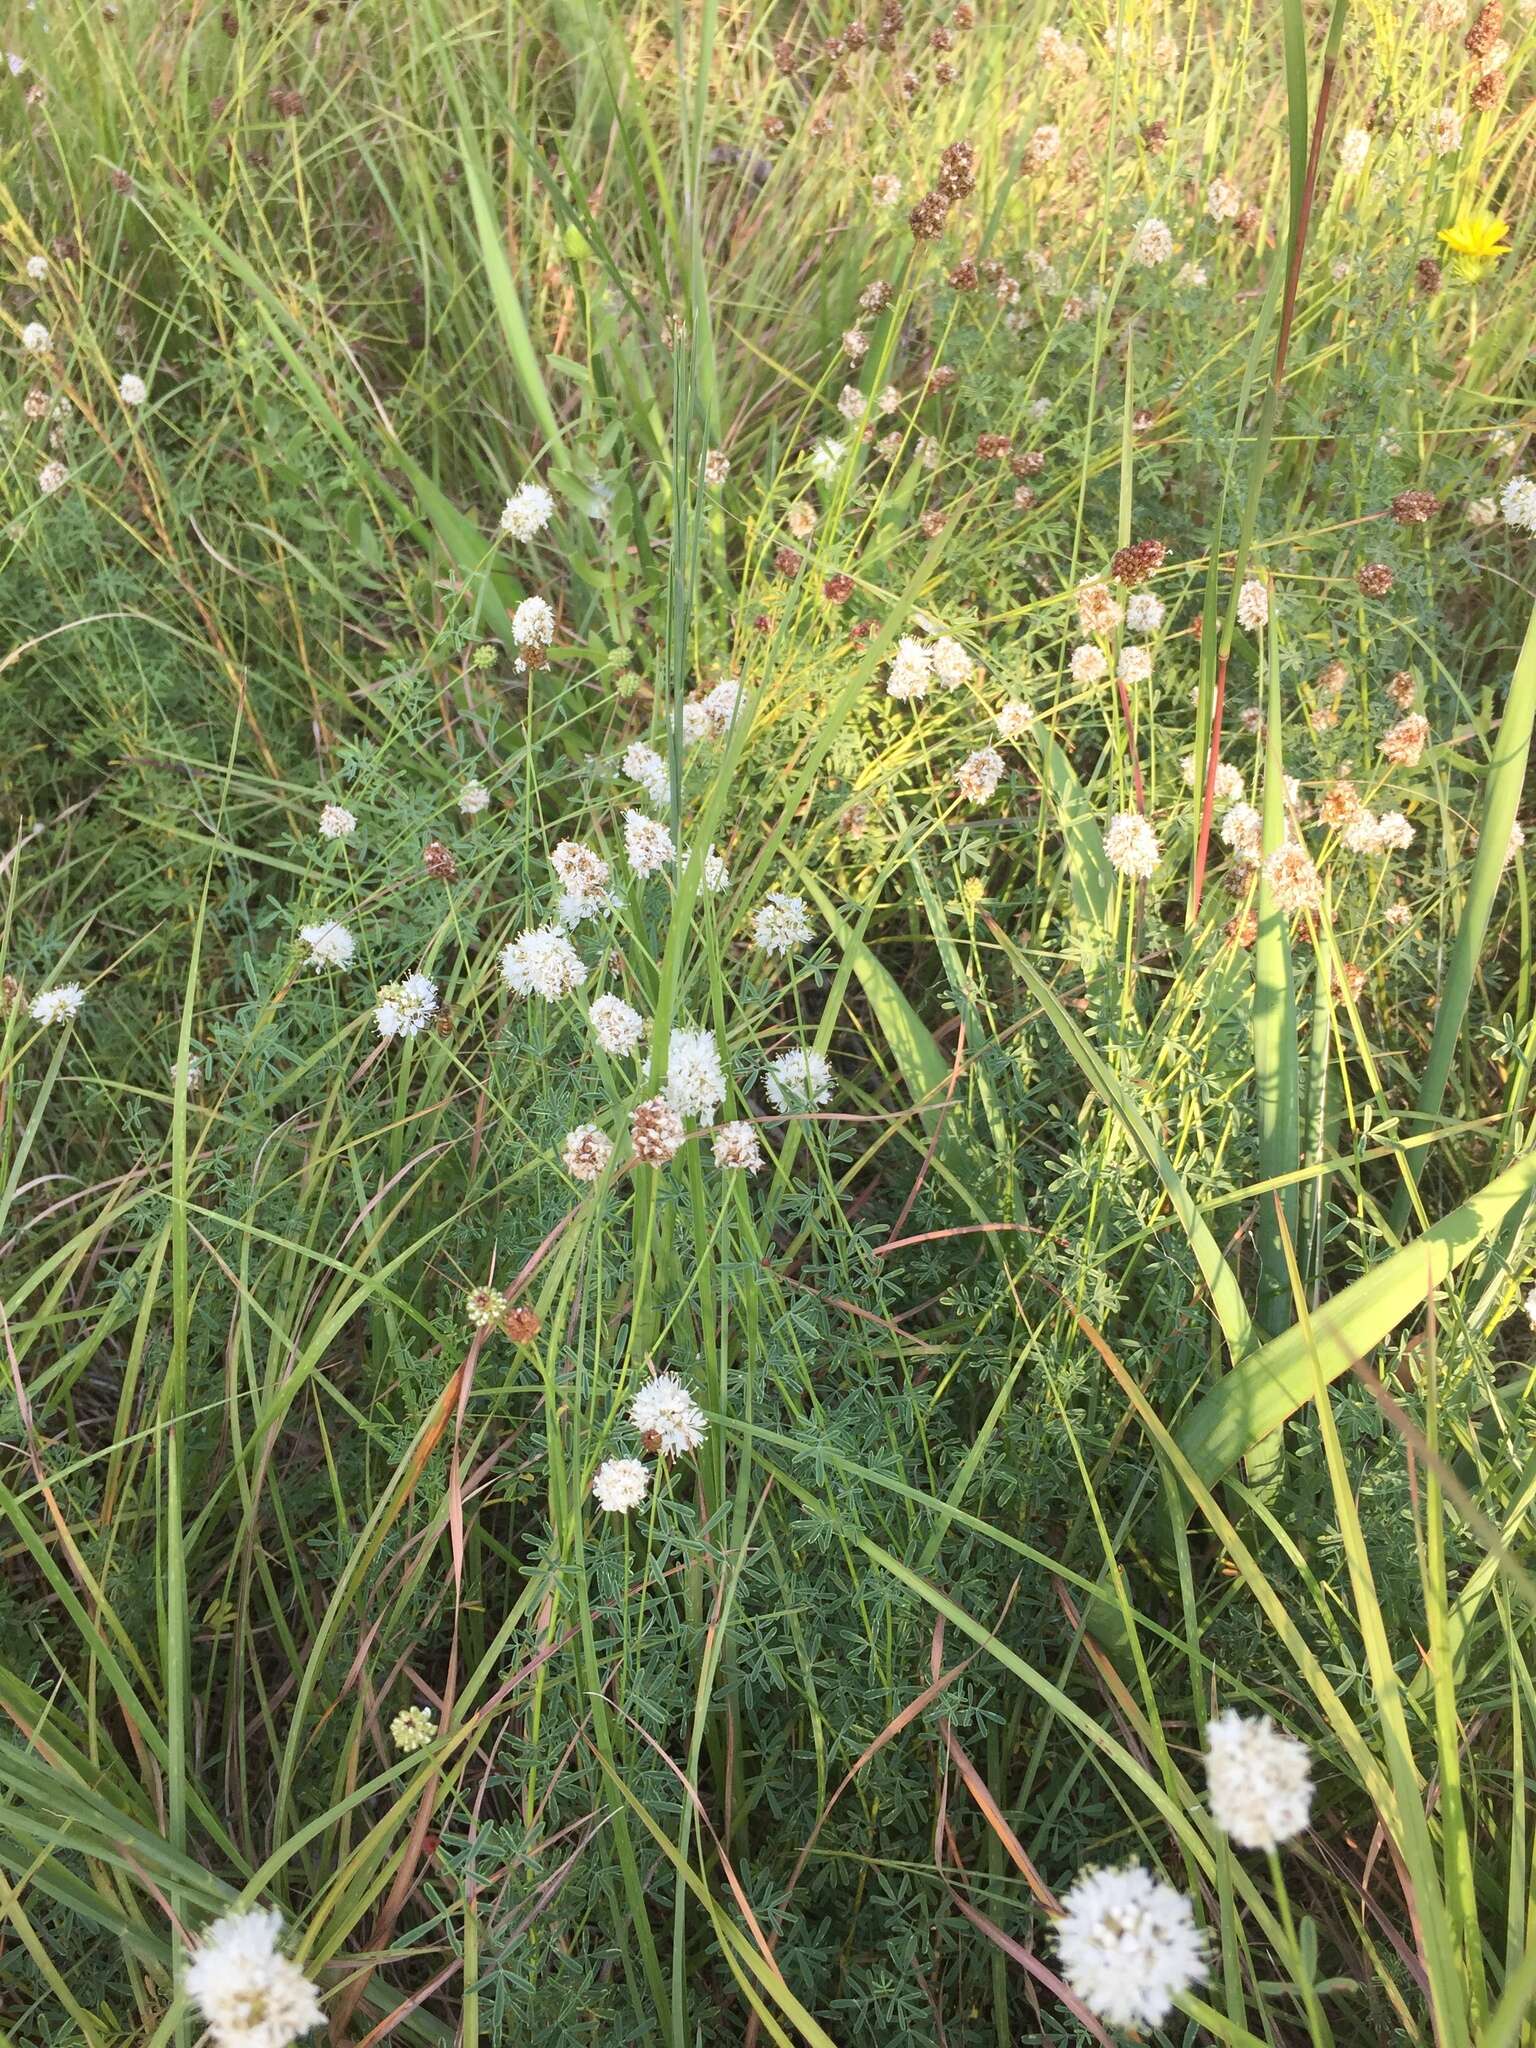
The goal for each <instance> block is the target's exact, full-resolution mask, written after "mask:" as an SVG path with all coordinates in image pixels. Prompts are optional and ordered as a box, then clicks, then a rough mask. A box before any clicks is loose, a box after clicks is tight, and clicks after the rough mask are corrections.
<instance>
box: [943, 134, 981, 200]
mask: <svg viewBox="0 0 1536 2048" xmlns="http://www.w3.org/2000/svg"><path fill="white" fill-rule="evenodd" d="M935 182H936V183H937V185H938V188H939V190H940V191H941V192H942V193H943V194H944V196H945V198H946V199H968V198H969V197H970V195H971V193H973V192H974V191H975V190H976V145H975V143H974V142H966V141H961V142H952V143H951V144H950V145H949V147H948V148H947V149H946V150H945V152H944V154H943V155H942V156H941V157H940V158H939V175H938V178H937V179H936V181H935Z"/></svg>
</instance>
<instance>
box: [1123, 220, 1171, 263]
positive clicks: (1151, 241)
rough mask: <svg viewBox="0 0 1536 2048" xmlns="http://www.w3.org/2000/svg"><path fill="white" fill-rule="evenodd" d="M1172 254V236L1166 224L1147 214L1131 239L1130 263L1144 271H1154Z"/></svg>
mask: <svg viewBox="0 0 1536 2048" xmlns="http://www.w3.org/2000/svg"><path fill="white" fill-rule="evenodd" d="M1172 254H1173V236H1172V234H1171V232H1170V231H1169V228H1168V223H1167V222H1166V221H1163V220H1159V219H1158V217H1157V215H1156V214H1155V213H1153V214H1148V216H1147V218H1146V219H1145V220H1144V221H1143V222H1142V223H1141V225H1140V226H1139V227H1138V228H1137V230H1136V232H1135V234H1134V235H1132V237H1131V247H1130V256H1131V261H1132V262H1133V263H1139V264H1140V265H1141V266H1142V268H1143V269H1145V270H1155V269H1157V268H1158V266H1159V265H1160V264H1163V263H1166V262H1167V261H1168V259H1169V257H1170V256H1171V255H1172Z"/></svg>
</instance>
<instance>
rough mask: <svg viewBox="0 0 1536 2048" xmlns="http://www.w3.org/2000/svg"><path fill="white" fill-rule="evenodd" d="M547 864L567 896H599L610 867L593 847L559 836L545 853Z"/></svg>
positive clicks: (595, 897) (601, 893) (603, 890)
mask: <svg viewBox="0 0 1536 2048" xmlns="http://www.w3.org/2000/svg"><path fill="white" fill-rule="evenodd" d="M549 864H550V866H551V867H552V868H553V869H554V871H555V873H556V874H557V875H558V876H559V878H560V886H561V887H562V888H563V889H564V890H565V892H566V894H567V895H570V896H588V897H591V898H593V899H594V900H595V901H600V900H602V899H603V896H604V892H605V891H606V889H607V887H608V879H609V874H610V870H609V866H608V863H607V861H605V860H604V859H603V856H602V855H601V854H600V853H599V852H598V851H597V850H596V848H595V847H591V846H585V845H583V844H582V842H581V840H579V839H562V840H561V841H560V843H559V845H558V846H557V847H556V848H555V850H554V852H553V853H552V854H551V855H550V856H549Z"/></svg>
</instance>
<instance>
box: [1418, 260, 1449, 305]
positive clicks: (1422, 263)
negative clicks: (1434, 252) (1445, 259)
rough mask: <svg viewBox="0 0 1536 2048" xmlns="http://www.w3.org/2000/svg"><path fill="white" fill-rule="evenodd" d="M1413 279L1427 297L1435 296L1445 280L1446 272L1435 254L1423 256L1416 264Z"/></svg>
mask: <svg viewBox="0 0 1536 2048" xmlns="http://www.w3.org/2000/svg"><path fill="white" fill-rule="evenodd" d="M1413 281H1414V283H1415V284H1416V285H1417V286H1418V288H1419V290H1420V291H1421V292H1422V293H1423V294H1424V296H1425V298H1427V299H1428V298H1433V297H1434V295H1435V293H1436V292H1437V291H1439V289H1440V287H1441V285H1442V284H1444V282H1445V273H1444V272H1443V271H1442V270H1441V268H1440V266H1439V264H1438V263H1437V262H1436V261H1435V259H1434V257H1433V256H1421V257H1420V258H1419V260H1418V262H1417V263H1416V264H1415V266H1414V272H1413Z"/></svg>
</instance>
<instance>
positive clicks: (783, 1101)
mask: <svg viewBox="0 0 1536 2048" xmlns="http://www.w3.org/2000/svg"><path fill="white" fill-rule="evenodd" d="M763 1092H764V1093H765V1094H766V1095H767V1097H768V1100H769V1101H770V1102H771V1103H772V1104H773V1106H774V1108H775V1109H777V1110H779V1111H781V1112H782V1113H784V1114H785V1115H788V1114H789V1113H790V1112H791V1111H792V1110H797V1109H800V1110H804V1109H815V1108H817V1107H818V1106H819V1105H820V1104H822V1103H823V1102H830V1101H831V1100H832V1069H831V1067H830V1066H829V1065H828V1063H827V1060H826V1056H825V1054H823V1053H819V1052H815V1051H813V1050H812V1049H811V1047H809V1046H801V1045H797V1046H794V1047H792V1048H791V1049H790V1051H788V1052H781V1053H780V1054H779V1055H778V1057H777V1058H776V1059H771V1060H770V1061H769V1062H768V1064H767V1066H766V1067H765V1068H764V1070H763Z"/></svg>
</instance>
